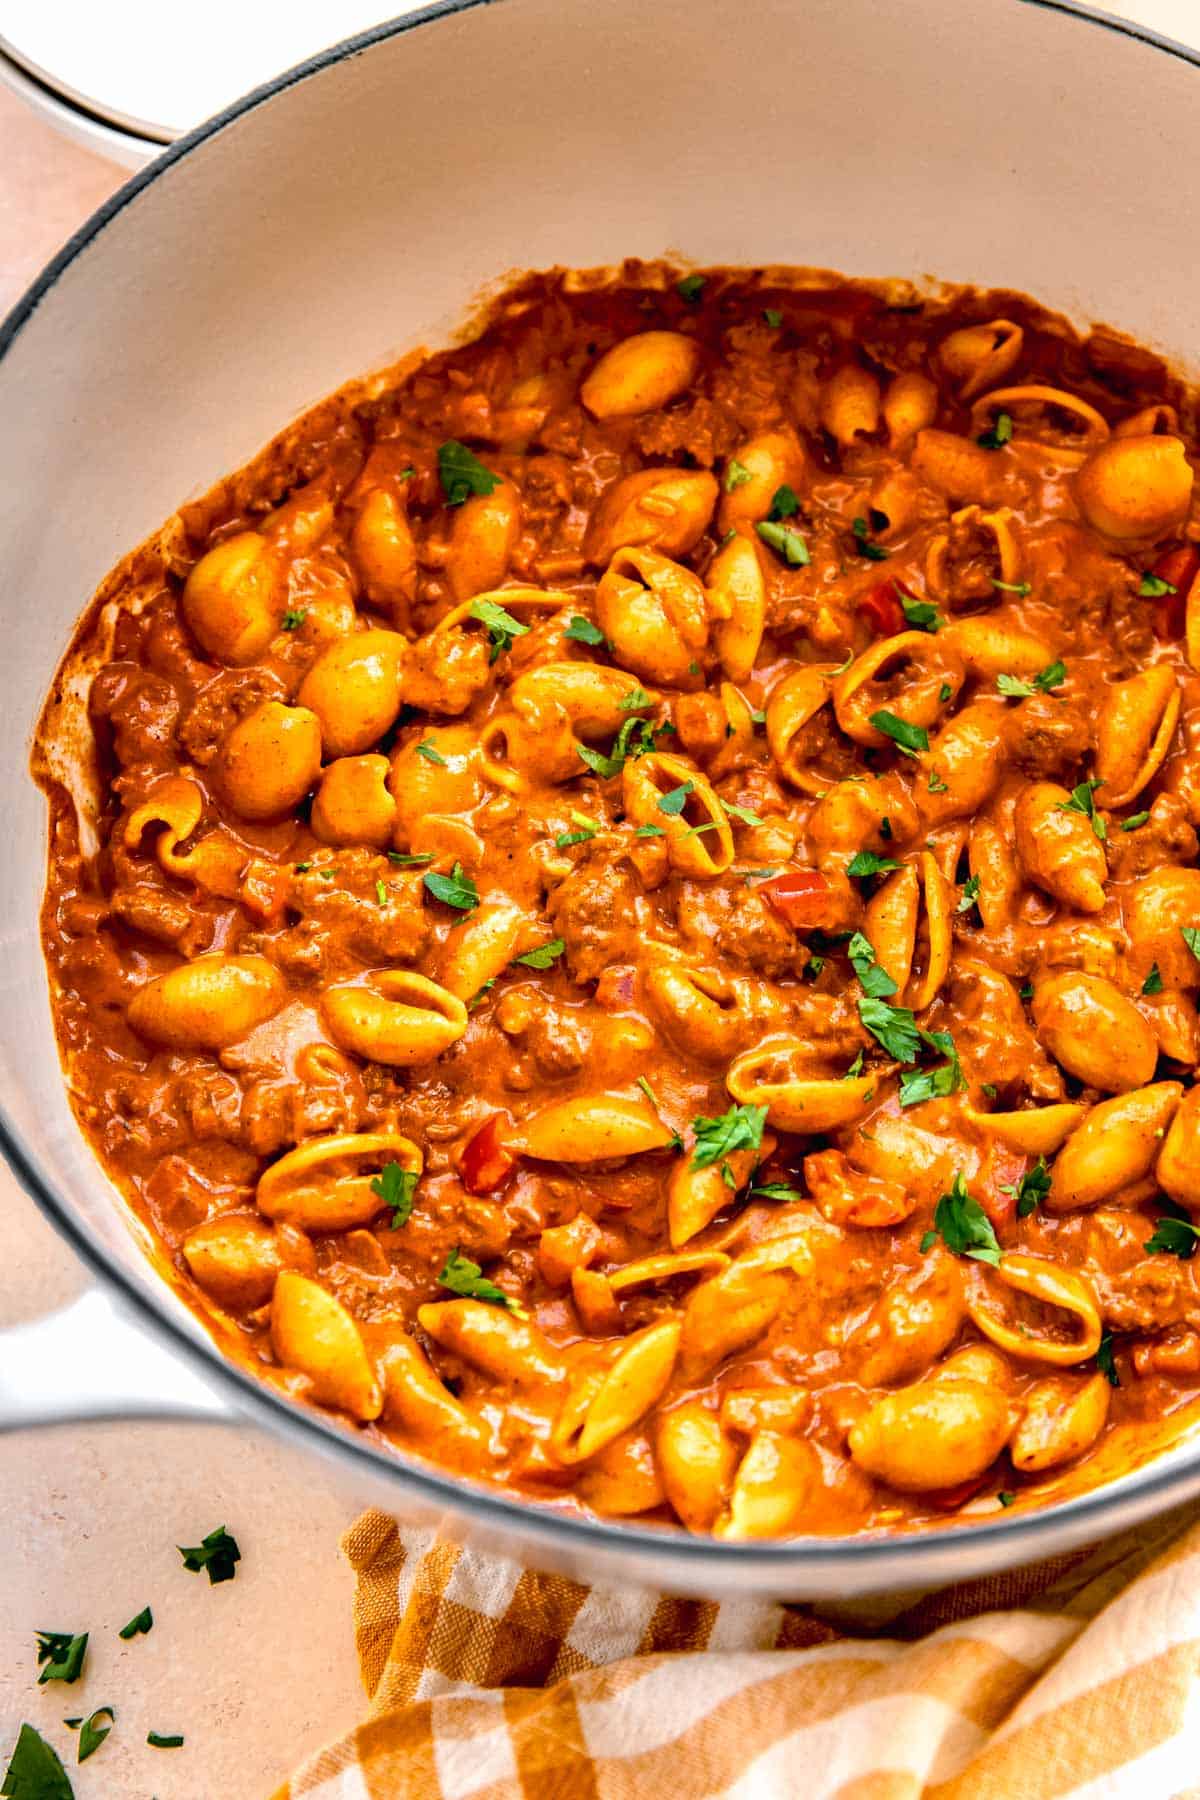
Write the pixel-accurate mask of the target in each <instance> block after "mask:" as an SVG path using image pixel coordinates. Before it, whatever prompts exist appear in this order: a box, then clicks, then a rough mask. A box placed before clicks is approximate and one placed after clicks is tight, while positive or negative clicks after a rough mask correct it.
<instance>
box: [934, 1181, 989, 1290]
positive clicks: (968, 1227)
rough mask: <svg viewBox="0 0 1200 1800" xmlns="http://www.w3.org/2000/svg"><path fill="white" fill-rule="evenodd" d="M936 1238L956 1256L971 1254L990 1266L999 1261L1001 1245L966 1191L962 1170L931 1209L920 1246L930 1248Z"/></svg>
mask: <svg viewBox="0 0 1200 1800" xmlns="http://www.w3.org/2000/svg"><path fill="white" fill-rule="evenodd" d="M939 1237H940V1238H941V1240H942V1242H943V1244H945V1246H946V1248H947V1250H950V1251H953V1253H954V1255H955V1256H970V1257H972V1258H974V1260H975V1261H976V1262H985V1263H991V1264H992V1266H993V1267H995V1266H996V1265H997V1264H998V1263H999V1261H1000V1245H999V1242H998V1241H997V1238H996V1233H995V1231H994V1230H993V1229H992V1221H991V1220H990V1219H989V1218H988V1216H987V1214H986V1213H985V1212H984V1210H983V1208H982V1206H980V1204H979V1202H978V1200H976V1199H975V1197H974V1196H973V1195H972V1194H969V1193H968V1192H967V1184H966V1182H965V1181H964V1180H963V1176H962V1171H961V1169H960V1170H959V1172H958V1174H957V1175H956V1176H955V1177H954V1185H953V1187H952V1188H951V1189H950V1192H949V1193H948V1194H943V1195H942V1197H941V1199H940V1200H939V1201H938V1203H937V1205H936V1207H935V1208H934V1212H933V1230H932V1231H927V1232H926V1233H925V1236H924V1237H923V1238H922V1239H921V1248H922V1249H923V1250H927V1249H929V1248H931V1247H932V1244H933V1243H935V1242H936V1241H937V1239H938V1238H939Z"/></svg>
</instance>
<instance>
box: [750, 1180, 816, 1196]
mask: <svg viewBox="0 0 1200 1800" xmlns="http://www.w3.org/2000/svg"><path fill="white" fill-rule="evenodd" d="M750 1198H751V1199H752V1200H753V1199H756V1198H757V1199H760V1200H803V1198H804V1195H803V1194H802V1193H801V1192H800V1190H799V1188H794V1187H789V1186H788V1184H787V1182H786V1181H768V1182H767V1183H766V1184H765V1185H764V1186H763V1187H752V1188H751V1189H750Z"/></svg>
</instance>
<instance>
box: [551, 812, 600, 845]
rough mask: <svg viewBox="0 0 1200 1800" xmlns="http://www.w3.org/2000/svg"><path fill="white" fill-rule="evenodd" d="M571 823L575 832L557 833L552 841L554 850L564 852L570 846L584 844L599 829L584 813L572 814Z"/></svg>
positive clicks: (593, 820)
mask: <svg viewBox="0 0 1200 1800" xmlns="http://www.w3.org/2000/svg"><path fill="white" fill-rule="evenodd" d="M571 823H572V825H574V826H575V830H574V831H560V832H559V834H558V836H557V837H556V838H555V840H554V847H555V849H556V850H566V849H568V848H569V847H570V846H571V845H572V844H586V843H587V842H588V840H589V838H594V837H595V835H596V833H597V832H598V831H599V829H600V827H599V825H597V823H596V821H595V819H589V818H588V816H587V814H586V813H581V812H572V813H571Z"/></svg>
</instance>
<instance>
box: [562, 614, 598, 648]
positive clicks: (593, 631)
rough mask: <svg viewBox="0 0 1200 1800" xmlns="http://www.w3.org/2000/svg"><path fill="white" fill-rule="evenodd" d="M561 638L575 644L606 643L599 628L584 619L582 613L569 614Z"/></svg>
mask: <svg viewBox="0 0 1200 1800" xmlns="http://www.w3.org/2000/svg"><path fill="white" fill-rule="evenodd" d="M563 636H564V637H567V638H570V639H571V641H572V643H575V644H592V645H599V644H607V642H608V639H607V638H606V637H605V635H604V633H603V632H602V631H601V629H600V627H599V626H598V625H593V624H592V621H591V620H590V619H585V618H584V616H583V614H582V613H572V614H571V617H570V618H569V619H568V620H567V624H566V629H565V630H564V632H563Z"/></svg>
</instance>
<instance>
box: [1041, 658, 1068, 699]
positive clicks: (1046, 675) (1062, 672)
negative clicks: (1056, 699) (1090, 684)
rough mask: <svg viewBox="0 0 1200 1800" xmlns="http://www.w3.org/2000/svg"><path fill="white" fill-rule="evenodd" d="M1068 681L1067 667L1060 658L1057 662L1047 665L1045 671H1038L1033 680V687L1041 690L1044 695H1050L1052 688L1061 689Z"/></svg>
mask: <svg viewBox="0 0 1200 1800" xmlns="http://www.w3.org/2000/svg"><path fill="white" fill-rule="evenodd" d="M1066 679H1067V665H1066V663H1065V662H1063V661H1062V659H1061V657H1060V658H1059V660H1058V661H1057V662H1052V663H1047V664H1046V667H1045V668H1044V669H1039V670H1038V672H1037V674H1036V675H1035V676H1034V678H1033V685H1034V687H1035V688H1040V689H1041V691H1042V693H1043V694H1048V693H1049V692H1050V690H1051V688H1056V687H1061V686H1062V684H1063V682H1064V681H1065V680H1066Z"/></svg>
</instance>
